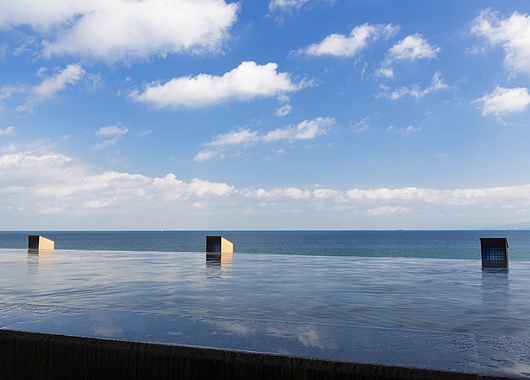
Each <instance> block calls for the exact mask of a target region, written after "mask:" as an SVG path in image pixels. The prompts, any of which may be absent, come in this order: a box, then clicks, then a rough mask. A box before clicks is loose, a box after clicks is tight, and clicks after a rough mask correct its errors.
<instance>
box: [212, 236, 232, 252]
mask: <svg viewBox="0 0 530 380" xmlns="http://www.w3.org/2000/svg"><path fill="white" fill-rule="evenodd" d="M206 252H207V253H213V252H217V253H234V244H232V242H230V241H228V240H227V239H225V238H224V237H222V236H206Z"/></svg>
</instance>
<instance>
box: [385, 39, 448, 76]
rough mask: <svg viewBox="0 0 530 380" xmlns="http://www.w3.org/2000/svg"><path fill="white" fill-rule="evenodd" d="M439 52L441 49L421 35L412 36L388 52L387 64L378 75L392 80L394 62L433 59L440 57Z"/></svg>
mask: <svg viewBox="0 0 530 380" xmlns="http://www.w3.org/2000/svg"><path fill="white" fill-rule="evenodd" d="M439 52H440V48H439V47H435V46H432V45H430V44H429V42H428V41H427V40H425V39H424V38H423V37H422V36H421V35H420V34H412V35H410V36H407V37H405V38H404V39H403V40H401V41H399V42H398V43H396V44H395V45H394V46H392V47H391V48H390V49H389V50H388V53H387V56H386V59H385V62H384V64H383V66H382V67H381V68H380V69H379V70H378V71H377V72H376V75H379V76H385V77H388V78H392V77H393V76H394V70H393V69H392V67H391V65H392V64H393V63H394V62H398V61H415V60H418V59H433V58H437V57H438V53H439Z"/></svg>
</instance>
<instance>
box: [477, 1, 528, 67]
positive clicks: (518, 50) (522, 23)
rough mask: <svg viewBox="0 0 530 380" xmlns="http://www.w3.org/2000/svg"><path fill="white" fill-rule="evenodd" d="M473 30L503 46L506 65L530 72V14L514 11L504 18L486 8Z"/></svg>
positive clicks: (491, 41)
mask: <svg viewBox="0 0 530 380" xmlns="http://www.w3.org/2000/svg"><path fill="white" fill-rule="evenodd" d="M471 31H472V33H475V34H476V35H479V36H484V37H485V38H486V39H488V41H489V42H490V43H491V44H493V45H501V46H502V47H503V49H504V52H505V54H506V57H505V59H504V63H505V65H506V67H508V68H509V69H511V70H514V71H516V72H525V73H527V74H530V16H528V15H525V14H520V13H518V12H514V13H513V14H512V15H511V16H510V17H508V18H504V19H503V18H499V16H498V14H497V13H494V12H492V11H491V10H486V11H484V12H482V13H481V15H480V16H479V17H478V18H477V19H476V20H475V24H474V26H473V28H472V29H471Z"/></svg>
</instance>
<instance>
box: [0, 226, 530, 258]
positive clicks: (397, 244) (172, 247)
mask: <svg viewBox="0 0 530 380" xmlns="http://www.w3.org/2000/svg"><path fill="white" fill-rule="evenodd" d="M28 234H42V235H44V236H46V237H48V238H50V239H52V240H54V241H55V248H56V249H79V250H105V251H107V250H108V251H116V250H122V251H158V252H204V250H205V236H206V235H223V236H225V237H226V238H227V239H228V240H230V241H232V242H233V243H234V252H241V253H272V254H281V255H311V256H363V257H418V258H447V259H477V258H480V240H479V239H480V238H481V237H506V238H507V239H508V244H509V258H510V260H530V230H517V231H513V230H509V231H67V232H61V231H16V232H0V248H26V247H27V235H28Z"/></svg>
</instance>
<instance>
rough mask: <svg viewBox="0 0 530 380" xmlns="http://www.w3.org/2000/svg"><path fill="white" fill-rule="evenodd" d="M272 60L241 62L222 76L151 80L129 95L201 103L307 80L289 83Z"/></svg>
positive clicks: (279, 90) (275, 91) (162, 103)
mask: <svg viewBox="0 0 530 380" xmlns="http://www.w3.org/2000/svg"><path fill="white" fill-rule="evenodd" d="M277 68H278V65H277V64H276V63H272V62H271V63H267V64H265V65H258V64H257V63H255V62H252V61H249V62H243V63H241V64H240V65H239V66H238V67H237V68H235V69H233V70H232V71H230V72H228V73H225V74H224V75H223V76H214V75H209V74H199V75H198V76H196V77H191V76H189V77H180V78H173V79H171V80H170V81H169V82H166V83H164V84H161V83H159V82H157V83H151V84H149V85H147V86H146V89H145V90H144V92H142V93H140V92H139V91H137V90H136V91H133V92H132V93H131V95H130V96H131V98H132V99H134V100H136V101H138V102H144V103H148V104H151V105H153V106H155V107H157V108H163V107H170V108H176V107H190V108H194V107H204V106H208V105H213V104H218V103H221V102H225V101H230V100H239V101H249V100H252V99H254V98H258V97H270V96H278V95H282V94H284V93H286V92H294V91H298V90H300V89H302V88H303V87H305V86H310V85H311V82H305V81H302V82H299V83H297V84H296V83H293V82H292V81H291V78H290V76H289V74H287V73H278V72H277V71H276V69H277Z"/></svg>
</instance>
